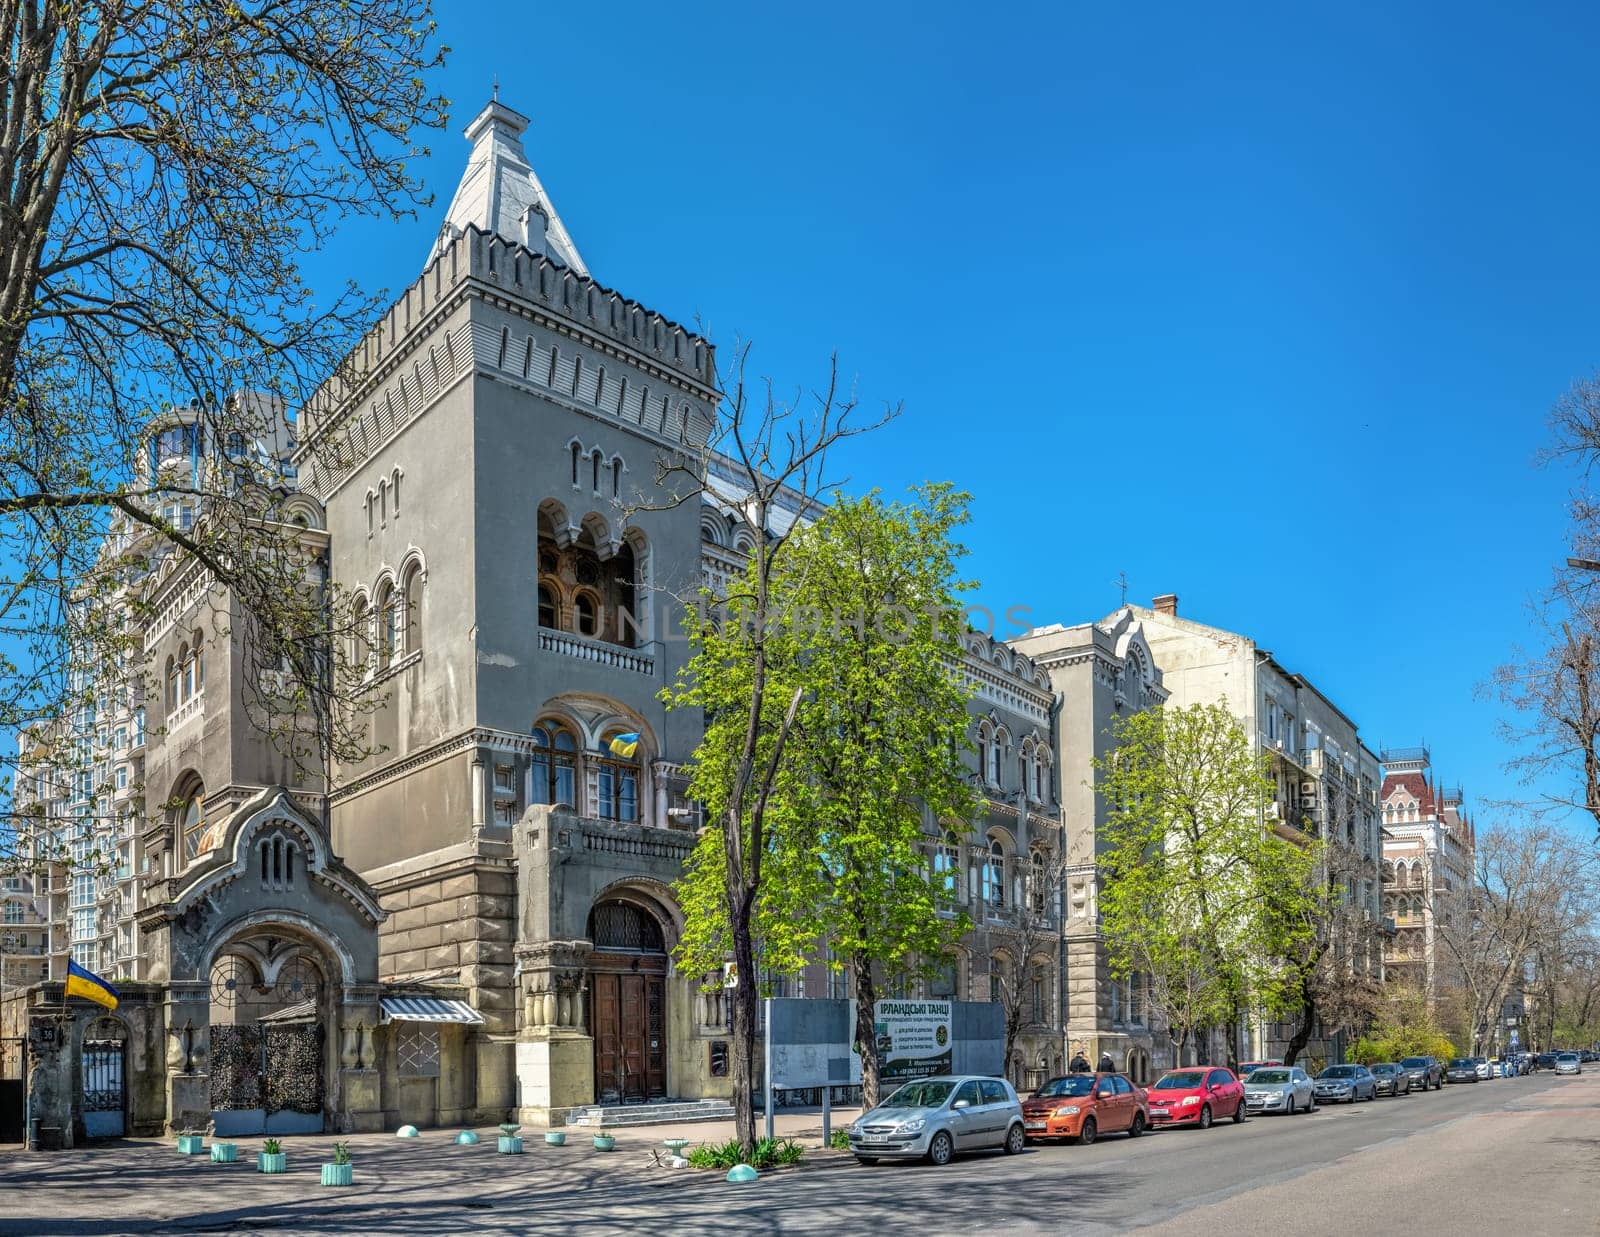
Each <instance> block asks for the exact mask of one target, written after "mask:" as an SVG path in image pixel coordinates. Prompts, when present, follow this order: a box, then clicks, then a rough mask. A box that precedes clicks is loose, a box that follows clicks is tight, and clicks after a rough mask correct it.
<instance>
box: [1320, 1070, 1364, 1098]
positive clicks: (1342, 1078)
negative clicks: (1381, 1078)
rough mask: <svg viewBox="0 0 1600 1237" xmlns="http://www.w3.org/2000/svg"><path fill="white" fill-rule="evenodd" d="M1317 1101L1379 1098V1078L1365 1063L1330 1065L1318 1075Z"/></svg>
mask: <svg viewBox="0 0 1600 1237" xmlns="http://www.w3.org/2000/svg"><path fill="white" fill-rule="evenodd" d="M1316 1096H1317V1102H1318V1103H1319V1104H1320V1103H1323V1102H1327V1103H1329V1104H1336V1103H1340V1102H1343V1103H1346V1104H1354V1103H1355V1102H1356V1101H1357V1100H1359V1099H1363V1098H1365V1099H1369V1100H1375V1099H1377V1098H1378V1080H1377V1079H1375V1078H1374V1077H1373V1076H1372V1071H1370V1070H1369V1069H1367V1067H1366V1066H1365V1065H1330V1066H1328V1068H1327V1069H1325V1070H1323V1071H1322V1073H1320V1074H1318V1075H1317V1086H1316Z"/></svg>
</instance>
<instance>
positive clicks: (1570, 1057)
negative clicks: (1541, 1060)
mask: <svg viewBox="0 0 1600 1237" xmlns="http://www.w3.org/2000/svg"><path fill="white" fill-rule="evenodd" d="M1577 1059H1578V1054H1577V1053H1575V1052H1558V1053H1556V1060H1557V1061H1576V1060H1577Z"/></svg>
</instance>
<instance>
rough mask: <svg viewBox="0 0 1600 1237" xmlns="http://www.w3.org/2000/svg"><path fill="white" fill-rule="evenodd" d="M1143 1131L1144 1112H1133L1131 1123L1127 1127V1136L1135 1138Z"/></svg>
mask: <svg viewBox="0 0 1600 1237" xmlns="http://www.w3.org/2000/svg"><path fill="white" fill-rule="evenodd" d="M1143 1133H1144V1113H1142V1112H1136V1113H1134V1114H1133V1124H1132V1125H1130V1126H1129V1127H1128V1137H1129V1138H1137V1137H1139V1135H1140V1134H1143Z"/></svg>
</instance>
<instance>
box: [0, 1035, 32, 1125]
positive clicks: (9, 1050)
mask: <svg viewBox="0 0 1600 1237" xmlns="http://www.w3.org/2000/svg"><path fill="white" fill-rule="evenodd" d="M27 1056H28V1041H27V1040H26V1039H23V1038H21V1037H18V1038H15V1039H9V1038H8V1039H0V1143H19V1142H22V1141H23V1140H24V1139H26V1138H27V1136H28V1132H27V1128H26V1121H25V1117H24V1114H25V1113H26V1111H27V1104H28V1101H27V1097H26V1089H27V1085H28V1084H27V1083H26V1082H25V1081H24V1079H26V1078H27V1076H28V1066H27Z"/></svg>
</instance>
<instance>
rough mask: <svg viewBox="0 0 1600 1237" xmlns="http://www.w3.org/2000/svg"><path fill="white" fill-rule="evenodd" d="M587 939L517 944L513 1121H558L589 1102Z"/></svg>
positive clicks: (591, 1075)
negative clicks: (519, 999)
mask: <svg viewBox="0 0 1600 1237" xmlns="http://www.w3.org/2000/svg"><path fill="white" fill-rule="evenodd" d="M592 947H593V946H592V944H591V943H590V942H589V941H584V940H579V941H541V942H536V943H534V944H530V945H519V946H518V947H517V959H518V961H519V962H520V963H521V964H522V977H521V985H522V988H521V995H522V1026H521V1028H520V1029H519V1030H518V1032H517V1092H518V1096H519V1107H518V1110H517V1119H518V1120H519V1121H521V1122H522V1124H523V1125H560V1124H561V1123H562V1122H563V1121H565V1120H566V1117H567V1113H568V1111H569V1110H570V1109H572V1108H575V1107H579V1106H582V1105H585V1104H589V1103H591V1102H593V1099H594V1038H593V1036H591V1035H590V1034H589V1030H588V1027H587V1025H586V1023H587V1016H586V1010H585V1007H586V1002H587V996H588V986H587V982H586V980H587V972H586V970H585V964H586V962H587V959H588V956H589V951H590V949H591V948H592Z"/></svg>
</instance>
